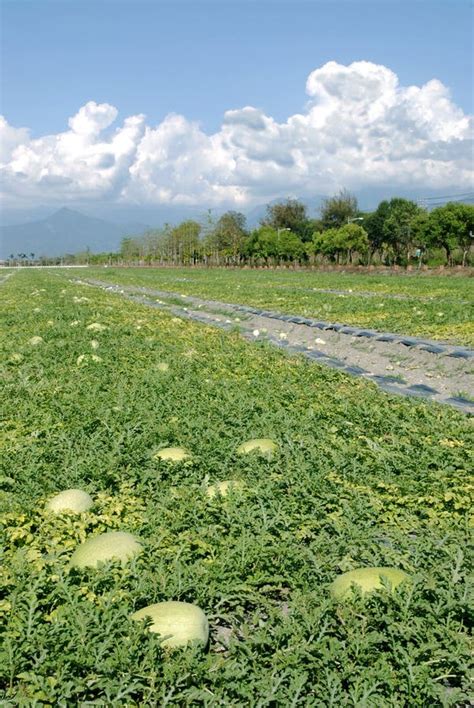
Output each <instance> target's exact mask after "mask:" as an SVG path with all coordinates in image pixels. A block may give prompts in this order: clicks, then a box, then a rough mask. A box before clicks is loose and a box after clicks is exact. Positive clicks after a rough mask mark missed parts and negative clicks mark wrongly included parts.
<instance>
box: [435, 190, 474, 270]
mask: <svg viewBox="0 0 474 708" xmlns="http://www.w3.org/2000/svg"><path fill="white" fill-rule="evenodd" d="M429 229H430V241H431V243H432V244H433V245H436V246H440V247H441V248H444V250H445V251H446V258H447V260H448V265H451V264H452V262H453V257H452V253H453V251H454V250H455V249H456V248H460V249H461V251H462V264H463V266H464V265H466V263H467V259H468V256H469V252H470V250H471V246H472V241H473V236H472V234H474V206H472V205H471V204H462V203H459V202H448V203H447V204H445V205H444V206H441V207H436V209H433V211H432V212H431V213H430V215H429Z"/></svg>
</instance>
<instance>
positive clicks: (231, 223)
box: [213, 211, 247, 263]
mask: <svg viewBox="0 0 474 708" xmlns="http://www.w3.org/2000/svg"><path fill="white" fill-rule="evenodd" d="M246 222H247V220H246V217H245V216H244V214H241V213H240V212H238V211H227V212H226V213H225V214H222V216H221V217H220V218H219V219H218V221H217V223H216V226H215V229H214V234H213V235H214V239H215V244H216V247H217V249H218V251H219V253H220V254H221V255H222V256H223V257H224V258H231V259H232V260H233V262H234V263H238V261H239V254H240V250H241V248H242V244H243V241H244V239H245V237H246V235H247V231H246Z"/></svg>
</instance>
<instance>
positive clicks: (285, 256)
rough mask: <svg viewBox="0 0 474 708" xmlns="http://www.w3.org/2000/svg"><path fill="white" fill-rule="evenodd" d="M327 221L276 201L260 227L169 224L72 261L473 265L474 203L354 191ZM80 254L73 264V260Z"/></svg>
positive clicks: (330, 204) (333, 202)
mask: <svg viewBox="0 0 474 708" xmlns="http://www.w3.org/2000/svg"><path fill="white" fill-rule="evenodd" d="M319 211H320V213H319V218H311V217H310V216H309V215H308V211H307V207H306V205H305V204H303V203H302V202H301V201H298V200H296V199H286V200H284V201H280V202H277V203H273V204H269V205H268V206H267V209H266V214H265V216H264V218H263V219H261V221H260V223H259V225H258V226H257V227H256V228H253V229H248V228H247V222H246V217H245V216H244V214H241V213H240V212H237V211H227V212H226V213H224V214H222V215H221V216H220V217H219V218H218V219H217V220H216V219H213V217H212V213H211V212H210V211H209V212H208V213H207V215H206V217H205V218H204V219H202V220H200V221H197V220H194V219H188V220H186V221H183V222H181V223H180V224H177V225H171V224H165V226H163V227H161V228H158V229H150V230H149V231H147V232H146V233H145V234H143V235H142V236H128V237H125V238H123V239H122V241H121V244H120V250H119V252H118V253H110V254H95V255H93V254H90V253H87V254H77V255H76V256H75V257H74V256H68V257H67V260H68V262H76V263H77V262H90V263H109V264H120V263H122V264H137V265H138V264H142V265H146V264H149V265H175V266H177V265H197V264H203V265H210V266H211V265H212V266H221V265H231V266H239V265H251V266H258V265H268V266H274V265H283V264H291V263H294V264H303V265H305V264H306V265H323V264H327V263H334V264H340V265H348V264H353V265H371V264H381V265H387V266H393V265H399V266H408V265H410V264H417V265H419V266H421V265H422V264H429V265H442V264H445V265H449V266H452V265H456V264H461V265H463V266H465V265H469V264H470V261H471V247H472V244H473V241H474V238H473V234H474V206H473V205H470V204H465V203H461V202H448V203H447V204H445V205H444V206H438V207H436V208H434V209H433V210H431V211H428V210H427V209H425V208H423V207H421V206H420V205H419V204H417V203H416V202H414V201H412V200H409V199H404V198H401V197H394V198H393V199H390V200H384V201H382V202H380V204H379V205H378V207H377V209H376V210H375V211H373V212H362V211H361V210H360V209H359V207H358V203H357V199H356V197H355V196H354V195H353V194H351V193H350V192H348V191H346V190H341V191H340V192H339V194H337V195H335V196H333V197H330V198H327V199H325V200H324V201H323V203H322V205H321V207H320V210H319ZM71 259H72V261H71Z"/></svg>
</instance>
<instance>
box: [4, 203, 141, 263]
mask: <svg viewBox="0 0 474 708" xmlns="http://www.w3.org/2000/svg"><path fill="white" fill-rule="evenodd" d="M146 228H147V226H146V225H145V224H140V223H137V222H133V223H128V224H122V225H120V224H114V223H112V222H110V221H105V220H104V219H98V218H96V217H91V216H86V215H85V214H81V212H79V211H74V210H73V209H67V208H66V207H63V208H62V209H59V211H56V212H55V213H54V214H52V215H51V216H48V217H47V218H44V219H40V220H38V221H30V222H28V223H24V224H13V225H10V226H1V227H0V257H1V258H7V257H8V256H9V255H10V254H11V253H14V254H17V253H26V254H30V253H34V254H35V255H36V257H39V256H60V255H63V254H65V253H78V252H80V251H85V250H86V249H87V248H90V250H91V251H92V252H94V253H100V252H102V251H117V250H118V247H119V244H120V240H121V239H122V238H123V236H126V235H130V234H139V233H143V231H145V230H146Z"/></svg>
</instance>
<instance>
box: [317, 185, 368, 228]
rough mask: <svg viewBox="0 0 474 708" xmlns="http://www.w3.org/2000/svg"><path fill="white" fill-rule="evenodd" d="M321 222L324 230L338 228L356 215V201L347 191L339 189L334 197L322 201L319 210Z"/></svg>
mask: <svg viewBox="0 0 474 708" xmlns="http://www.w3.org/2000/svg"><path fill="white" fill-rule="evenodd" d="M320 212H321V221H322V223H323V227H324V228H325V229H334V228H340V227H341V226H344V224H347V223H348V221H349V220H350V219H354V218H356V217H357V215H358V213H359V212H358V207H357V199H356V197H355V195H354V194H351V192H348V191H347V189H341V191H340V192H339V194H336V195H335V196H334V197H329V198H328V199H324V201H323V203H322V205H321V208H320Z"/></svg>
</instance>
